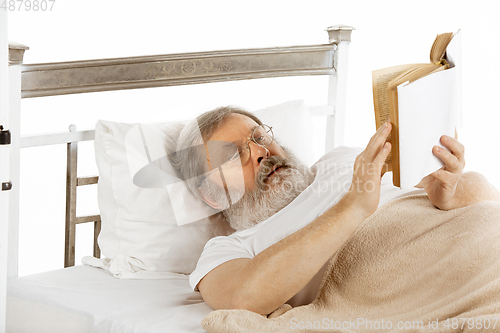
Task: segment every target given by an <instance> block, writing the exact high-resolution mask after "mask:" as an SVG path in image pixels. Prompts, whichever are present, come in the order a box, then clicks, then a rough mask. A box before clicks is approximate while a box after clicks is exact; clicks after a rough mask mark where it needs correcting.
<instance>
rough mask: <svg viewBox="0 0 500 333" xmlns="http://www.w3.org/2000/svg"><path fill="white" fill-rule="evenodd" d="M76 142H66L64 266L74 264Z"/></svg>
mask: <svg viewBox="0 0 500 333" xmlns="http://www.w3.org/2000/svg"><path fill="white" fill-rule="evenodd" d="M77 154H78V143H77V142H71V143H68V144H67V163H66V164H67V169H66V223H65V235H64V267H70V266H74V265H75V231H76V230H75V229H76V228H75V227H76V226H75V224H74V223H72V222H73V221H74V219H75V216H76V178H77V177H76V175H77Z"/></svg>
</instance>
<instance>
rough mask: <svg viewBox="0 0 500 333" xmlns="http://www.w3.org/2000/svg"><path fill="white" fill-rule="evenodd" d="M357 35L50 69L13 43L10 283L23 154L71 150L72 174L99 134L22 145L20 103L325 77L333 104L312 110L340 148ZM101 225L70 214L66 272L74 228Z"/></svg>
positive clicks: (344, 30) (342, 32)
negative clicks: (62, 146)
mask: <svg viewBox="0 0 500 333" xmlns="http://www.w3.org/2000/svg"><path fill="white" fill-rule="evenodd" d="M353 29H354V28H352V27H349V26H343V25H337V26H332V27H329V28H327V29H326V30H327V32H328V35H329V44H325V45H311V46H292V47H275V48H261V49H247V50H229V51H215V52H198V53H184V54H171V55H158V56H143V57H128V58H115V59H101V60H86V61H71V62H59V63H45V64H23V54H24V52H25V51H26V50H27V49H28V47H27V46H24V45H21V44H11V45H10V48H9V65H10V66H9V91H10V92H9V116H10V131H11V133H12V145H11V154H10V157H11V159H10V173H11V180H12V191H9V192H10V193H9V198H10V199H9V200H10V203H9V242H8V246H9V249H8V253H9V254H8V261H9V262H8V277H15V276H17V267H18V266H17V264H18V242H19V162H20V148H22V147H23V148H24V147H34V146H43V145H49V144H56V143H66V144H67V145H68V169H73V160H72V159H73V157H71V156H72V154H73V151H74V150H76V148H75V147H76V145H75V144H76V142H78V141H86V140H92V139H93V135H94V132H93V131H81V132H75V131H73V132H69V133H63V134H60V133H57V134H48V135H39V136H32V137H26V138H21V137H20V135H19V133H20V116H19V115H20V109H21V103H20V101H21V98H32V97H43V96H55V95H63V94H77V93H86V92H100V91H110V90H118V89H120V90H121V89H136V88H150V87H162V86H170V85H186V84H198V83H210V82H221V81H230V80H231V81H232V80H244V79H257V78H271V77H283V76H302V75H328V76H329V90H328V91H329V92H328V103H327V105H326V106H322V107H317V108H314V109H313V110H312V112H313V113H315V114H317V115H320V114H323V115H327V117H326V128H327V130H326V132H327V137H326V145H325V146H326V150H330V149H332V148H333V147H334V146H336V145H341V144H342V140H343V126H344V112H345V89H346V81H347V53H348V45H349V43H350V37H351V32H352V30H353ZM75 161H76V159H75ZM94 181H96V178H95V177H90V178H78V177H77V176H76V172H73V173H72V175H71V176H68V183H69V184H72V185H71V186H72V188H73V187H74V188H75V189H74V190H73V189H71V190H70V189H68V190H67V193H68V197H71V196H73V194H74V193H76V186H83V185H87V184H90V183H93V182H94ZM70 201H71V199H70ZM75 205H76V203H75ZM72 207H73V206H67V211H72V210H73V208H72ZM70 215H71V216H70ZM97 218H98V216H91V217H76V216H75V215H74V214H73V213H71V214H69V213H67V218H66V221H67V226H66V245H67V248H66V250H65V253H66V255H65V266H67V265H71V264H72V263H74V225H76V224H78V223H81V222H85V221H90V222H94V223H95V230H97V231H95V234H94V236H95V237H96V235H97V233H98V228H99V227H98V226H97V224H98V221H97ZM68 221H69V222H68ZM68 225H69V226H68ZM95 237H94V238H95ZM71 244H73V245H71ZM96 251H98V248H97V247H96V245H95V246H94V255H95V254H96V253H98V252H96ZM72 256H73V257H72Z"/></svg>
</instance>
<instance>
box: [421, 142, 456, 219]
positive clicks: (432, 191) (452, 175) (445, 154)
mask: <svg viewBox="0 0 500 333" xmlns="http://www.w3.org/2000/svg"><path fill="white" fill-rule="evenodd" d="M441 143H442V144H443V146H445V147H446V148H447V149H448V150H447V149H443V148H441V147H439V146H434V147H433V148H432V152H433V153H434V155H436V156H437V157H439V158H440V159H441V160H442V161H443V163H444V166H443V167H442V168H441V169H439V170H437V171H435V172H433V173H431V174H430V175H428V176H427V177H424V178H423V179H422V180H421V181H420V183H418V185H416V187H418V188H424V189H425V192H426V193H427V195H428V196H429V200H430V201H431V202H432V203H433V204H434V205H435V206H436V207H438V208H439V209H443V210H450V209H454V208H457V207H459V206H462V205H461V204H460V203H459V202H458V201H459V199H460V198H458V196H457V186H458V184H459V180H460V178H461V177H462V174H463V170H464V166H465V158H464V152H465V148H464V146H463V145H462V144H461V143H460V142H458V140H456V139H454V138H452V137H449V136H447V135H443V136H442V137H441Z"/></svg>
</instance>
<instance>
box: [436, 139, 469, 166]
mask: <svg viewBox="0 0 500 333" xmlns="http://www.w3.org/2000/svg"><path fill="white" fill-rule="evenodd" d="M441 143H442V144H443V146H445V147H446V148H448V149H449V150H450V151H451V153H452V154H453V155H455V156H456V157H457V159H458V161H459V162H461V163H462V162H463V163H464V164H465V147H464V145H463V144H461V143H460V142H459V141H458V140H457V139H455V138H452V137H450V136H447V135H443V136H442V137H441Z"/></svg>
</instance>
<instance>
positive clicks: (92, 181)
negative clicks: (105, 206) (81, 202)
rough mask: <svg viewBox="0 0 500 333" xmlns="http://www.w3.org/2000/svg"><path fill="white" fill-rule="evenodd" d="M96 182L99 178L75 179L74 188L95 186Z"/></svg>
mask: <svg viewBox="0 0 500 333" xmlns="http://www.w3.org/2000/svg"><path fill="white" fill-rule="evenodd" d="M98 180H99V176H92V177H79V178H77V179H76V186H85V185H93V184H97V181H98Z"/></svg>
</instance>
